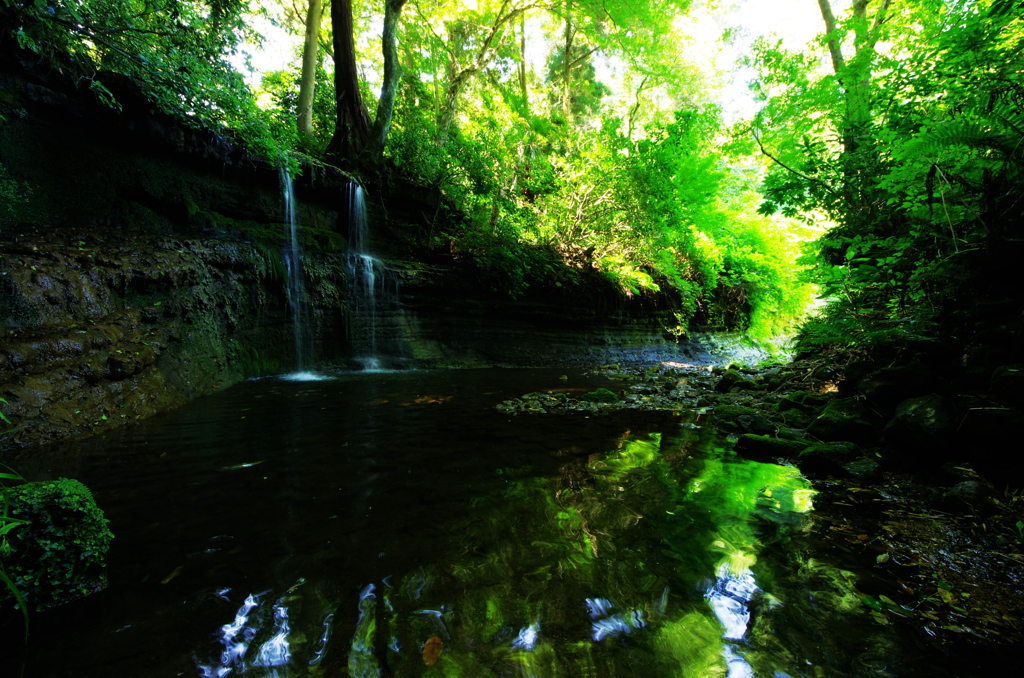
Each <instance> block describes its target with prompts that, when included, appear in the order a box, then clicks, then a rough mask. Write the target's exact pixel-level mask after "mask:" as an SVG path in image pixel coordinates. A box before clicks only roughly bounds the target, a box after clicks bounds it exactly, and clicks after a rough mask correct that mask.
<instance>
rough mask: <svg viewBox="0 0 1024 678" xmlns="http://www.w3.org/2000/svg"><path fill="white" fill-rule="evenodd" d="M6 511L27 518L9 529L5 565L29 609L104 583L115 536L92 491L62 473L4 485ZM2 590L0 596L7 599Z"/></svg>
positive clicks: (86, 592)
mask: <svg viewBox="0 0 1024 678" xmlns="http://www.w3.org/2000/svg"><path fill="white" fill-rule="evenodd" d="M7 497H8V515H9V516H10V517H12V518H17V519H19V520H26V521H28V524H27V525H21V526H19V527H17V528H15V529H13V530H12V531H11V532H9V533H8V534H7V542H8V544H9V545H10V547H11V552H10V554H9V555H6V556H4V569H5V570H6V572H7V575H8V576H9V577H10V578H11V581H13V582H14V585H15V586H16V587H17V588H18V590H19V591H20V592H21V594H22V595H23V596H24V597H25V600H26V602H27V603H28V605H29V607H30V608H34V609H36V610H44V609H46V608H50V607H54V606H56V605H61V604H63V603H68V602H71V601H73V600H77V599H78V598H81V597H83V596H86V595H89V594H90V593H95V592H96V591H99V590H101V589H103V588H105V587H106V585H107V575H106V556H107V551H108V550H109V548H110V541H111V539H113V538H114V535H113V534H111V532H110V529H109V528H108V527H107V519H106V518H105V517H104V516H103V511H101V510H100V508H99V507H98V506H96V502H95V501H94V500H93V497H92V493H90V492H89V490H88V488H86V486H85V485H83V484H82V483H80V482H78V481H77V480H69V479H67V478H60V479H58V480H50V481H44V482H37V483H26V484H24V485H19V486H18V487H13V488H9V489H8V490H7ZM10 597H11V596H10V593H9V592H8V591H7V590H6V589H3V590H2V592H0V598H3V599H6V598H10Z"/></svg>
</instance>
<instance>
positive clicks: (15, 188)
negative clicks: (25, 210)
mask: <svg viewBox="0 0 1024 678" xmlns="http://www.w3.org/2000/svg"><path fill="white" fill-rule="evenodd" d="M31 195H32V189H31V187H30V186H29V185H28V184H27V183H25V182H24V181H19V180H17V179H15V178H14V177H12V176H11V174H10V172H9V171H8V170H7V168H6V167H5V166H4V164H3V163H0V227H3V226H7V225H9V224H11V223H13V222H14V220H15V219H16V217H17V214H18V206H19V205H23V204H26V203H27V202H28V199H29V197H30V196H31Z"/></svg>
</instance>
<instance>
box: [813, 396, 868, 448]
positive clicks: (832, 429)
mask: <svg viewBox="0 0 1024 678" xmlns="http://www.w3.org/2000/svg"><path fill="white" fill-rule="evenodd" d="M807 432H808V433H810V434H811V435H813V436H814V437H816V438H819V439H820V440H824V441H826V442H832V441H840V440H849V441H851V442H854V443H857V444H861V445H863V444H866V443H870V442H874V441H875V440H876V439H877V438H878V431H877V430H876V429H875V427H874V426H873V425H872V424H871V422H869V421H868V419H867V409H866V408H865V407H864V404H863V403H862V402H860V401H859V400H854V399H853V398H846V399H843V400H833V401H832V402H831V403H829V404H828V406H826V407H825V409H824V410H823V411H822V413H821V414H820V415H818V417H817V418H816V419H815V420H814V421H812V422H811V424H810V426H808V427H807Z"/></svg>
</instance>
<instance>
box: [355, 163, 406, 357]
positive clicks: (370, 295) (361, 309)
mask: <svg viewBox="0 0 1024 678" xmlns="http://www.w3.org/2000/svg"><path fill="white" fill-rule="evenodd" d="M368 231H369V219H368V218H367V214H366V197H365V194H364V192H363V187H362V186H360V185H359V184H357V183H351V184H349V187H348V276H349V307H350V313H349V326H348V327H349V337H348V338H349V341H350V342H351V343H352V347H353V353H354V355H353V361H354V363H355V364H357V365H359V366H360V367H361V368H362V369H364V370H379V369H382V367H383V363H382V354H381V347H380V346H379V345H378V333H379V330H380V327H379V326H380V323H381V321H383V320H384V319H386V318H388V317H390V316H391V315H393V312H394V311H395V309H396V307H397V305H398V277H397V276H396V275H395V274H394V273H393V272H392V271H390V270H388V268H387V266H385V265H384V262H383V261H381V260H380V259H378V258H377V257H374V256H373V255H371V254H370V253H369V252H368V251H367V250H368V246H367V235H368Z"/></svg>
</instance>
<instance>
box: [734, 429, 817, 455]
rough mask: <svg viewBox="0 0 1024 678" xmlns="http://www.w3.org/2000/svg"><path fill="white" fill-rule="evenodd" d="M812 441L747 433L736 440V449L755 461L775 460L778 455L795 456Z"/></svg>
mask: <svg viewBox="0 0 1024 678" xmlns="http://www.w3.org/2000/svg"><path fill="white" fill-rule="evenodd" d="M808 445H810V443H809V442H808V441H806V440H787V439H784V438H772V437H769V436H759V435H754V434H753V433H746V434H744V435H741V436H740V437H739V440H737V441H736V451H737V452H738V453H740V454H741V455H743V456H744V457H746V458H747V459H753V460H754V461H773V460H774V459H776V458H778V457H795V456H797V455H798V454H800V453H801V452H802V451H803V450H804V448H806V447H807V446H808Z"/></svg>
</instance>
